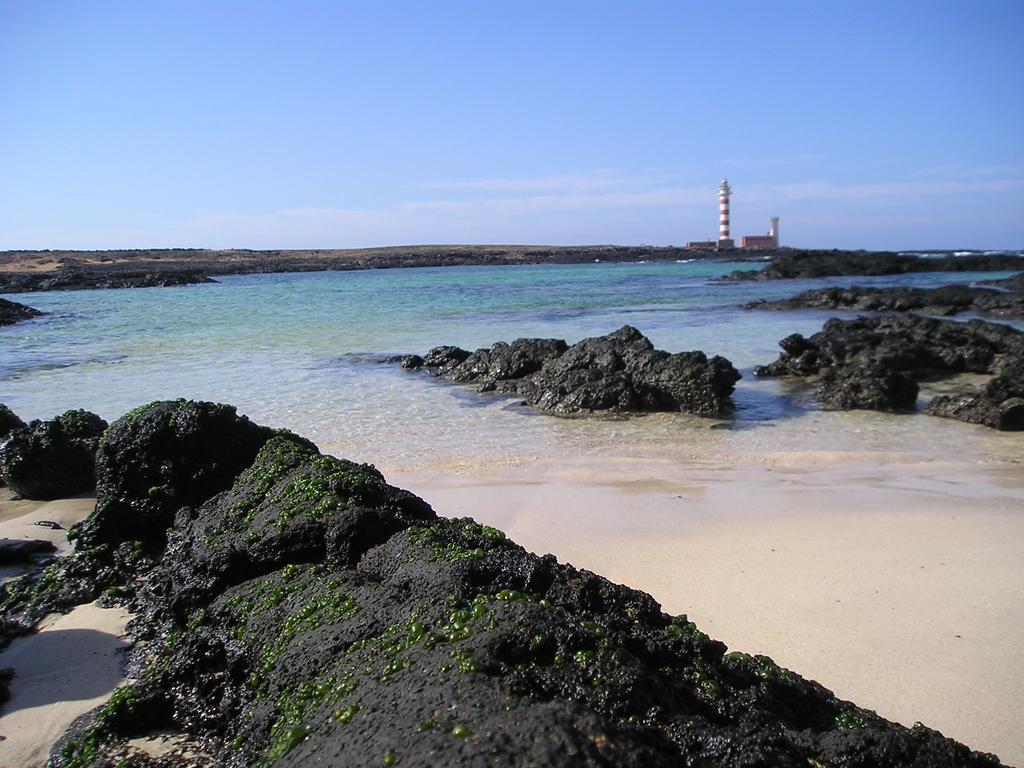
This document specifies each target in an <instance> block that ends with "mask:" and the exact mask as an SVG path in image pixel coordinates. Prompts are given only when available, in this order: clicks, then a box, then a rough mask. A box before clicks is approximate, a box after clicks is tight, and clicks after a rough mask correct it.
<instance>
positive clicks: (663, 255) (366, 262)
mask: <svg viewBox="0 0 1024 768" xmlns="http://www.w3.org/2000/svg"><path fill="white" fill-rule="evenodd" d="M775 253H776V252H775V251H740V250H732V251H716V250H706V251H705V250H699V251H698V250H687V249H685V248H682V247H671V246H648V245H638V246H620V245H572V246H546V245H414V246H389V247H385V248H350V249H310V250H259V251H257V250H247V249H227V250H214V249H204V248H195V249H190V248H166V249H157V248H153V249H138V250H97V251H72V250H45V251H27V250H21V251H0V293H26V292H31V291H49V290H77V289H85V288H131V287H149V286H166V285H186V284H192V283H202V282H207V281H208V280H209V278H210V277H217V276H221V275H244V274H266V273H282V272H320V271H348V270H361V269H401V268H408V267H453V266H509V265H516V264H585V263H592V262H612V263H616V262H618V263H638V262H643V261H659V262H671V261H676V260H680V259H709V260H728V261H763V260H764V259H765V258H766V257H770V256H772V255H774V254H775Z"/></svg>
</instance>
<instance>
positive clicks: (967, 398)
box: [924, 359, 1024, 431]
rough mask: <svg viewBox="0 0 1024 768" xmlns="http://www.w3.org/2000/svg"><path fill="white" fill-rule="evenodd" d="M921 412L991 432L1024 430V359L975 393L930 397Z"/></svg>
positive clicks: (1008, 365)
mask: <svg viewBox="0 0 1024 768" xmlns="http://www.w3.org/2000/svg"><path fill="white" fill-rule="evenodd" d="M924 412H925V413H927V414H928V415H930V416H943V417H945V418H950V419H959V420H960V421H966V422H969V423H971V424H983V425H984V426H986V427H992V428H993V429H1003V430H1018V431H1019V430H1024V360H1020V359H1018V360H1015V361H1013V362H1011V363H1009V364H1007V365H1006V366H1004V367H1003V368H1002V369H1001V370H1000V371H999V373H998V374H997V375H996V376H995V377H993V378H992V380H991V381H989V382H988V384H986V385H985V386H984V387H983V388H982V389H981V390H980V391H978V392H964V393H962V394H960V395H942V396H939V397H936V398H934V399H933V400H932V401H931V402H930V403H928V405H927V406H926V407H925V409H924Z"/></svg>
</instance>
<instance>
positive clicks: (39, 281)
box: [0, 269, 216, 314]
mask: <svg viewBox="0 0 1024 768" xmlns="http://www.w3.org/2000/svg"><path fill="white" fill-rule="evenodd" d="M214 282H216V280H212V279H210V278H209V277H206V276H205V275H202V274H198V273H195V272H182V271H158V270H153V271H109V270H103V269H59V270H56V271H54V272H37V273H33V272H20V273H8V274H6V275H0V290H2V291H4V292H5V293H26V292H30V291H72V290H81V289H84V288H168V287H171V286H175V285H196V284H199V283H214ZM0 301H2V299H0ZM17 306H21V305H17ZM33 311H35V310H33ZM39 314H41V313H39Z"/></svg>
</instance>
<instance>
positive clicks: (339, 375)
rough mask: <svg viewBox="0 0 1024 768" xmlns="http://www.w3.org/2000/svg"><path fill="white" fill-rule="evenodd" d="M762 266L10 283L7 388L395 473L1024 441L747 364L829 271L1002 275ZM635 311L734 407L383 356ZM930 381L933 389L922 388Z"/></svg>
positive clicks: (0, 348)
mask: <svg viewBox="0 0 1024 768" xmlns="http://www.w3.org/2000/svg"><path fill="white" fill-rule="evenodd" d="M750 267H751V265H750V264H749V263H730V262H708V261H692V262H689V263H679V262H677V263H664V262H659V263H649V264H607V263H595V264H585V265H539V266H537V265H532V266H509V267H493V266H488V267H448V268H423V269H395V270H366V271H352V272H317V273H292V274H267V275H247V276H229V277H219V278H217V280H218V282H216V283H213V284H205V285H196V286H184V287H174V288H145V289H126V290H94V291H66V292H48V293H37V294H19V295H17V296H10V297H9V298H12V299H14V300H17V301H20V302H23V303H26V304H29V305H31V306H34V307H36V308H38V309H40V310H42V311H44V312H46V313H48V314H47V315H45V316H44V317H42V318H39V319H36V320H32V321H29V322H25V323H20V324H17V325H14V326H10V327H7V328H2V329H0V402H5V403H6V404H7V405H8V406H9V407H11V408H12V409H13V410H14V411H15V413H17V414H19V415H20V416H21V417H22V418H24V419H30V418H48V417H51V416H53V415H55V414H57V413H60V412H63V411H64V410H67V409H70V408H86V409H89V410H92V411H95V412H97V413H99V414H100V415H102V416H103V417H104V418H106V419H108V420H112V419H114V418H116V417H118V416H119V415H121V414H122V413H124V412H125V411H127V410H128V409H130V408H132V407H134V406H137V405H139V404H141V403H145V402H149V401H151V400H157V399H173V398H178V397H185V398H193V399H204V400H214V401H221V402H228V403H232V404H234V405H236V406H237V407H238V409H239V411H240V412H241V413H244V414H246V415H248V416H249V417H250V418H251V419H253V420H254V421H256V422H259V423H262V424H268V425H272V426H279V427H286V428H288V429H291V430H293V431H295V432H298V433H300V434H302V435H305V436H307V437H309V438H310V439H312V440H314V441H315V442H317V443H318V444H319V445H320V446H321V448H322V449H323V450H325V451H328V452H331V453H334V454H336V455H340V456H344V457H346V458H349V459H352V460H356V461H364V462H369V463H373V464H376V465H377V466H379V467H381V468H384V469H387V468H392V469H403V470H413V469H438V470H444V471H454V472H470V473H471V472H476V471H482V470H484V469H486V468H487V467H496V466H507V465H513V464H514V465H521V464H529V463H532V462H544V461H555V460H559V459H564V458H566V457H579V458H587V457H615V458H654V459H658V460H666V461H673V462H679V461H682V462H698V463H700V462H709V463H714V464H716V465H721V463H722V462H723V461H724V462H728V461H731V460H734V459H738V458H743V457H745V458H754V459H756V457H757V456H759V455H761V454H765V453H769V452H771V453H774V454H778V453H780V452H794V453H799V452H801V451H818V452H821V451H833V452H844V453H850V454H853V453H866V454H869V453H877V454H879V455H886V456H892V455H893V454H894V453H899V454H905V455H907V456H910V457H915V458H917V459H921V460H926V459H927V460H935V459H938V460H941V459H951V460H952V459H956V460H960V459H962V458H963V457H964V456H965V455H969V456H971V457H972V459H971V460H972V461H977V462H980V463H1003V462H1007V461H1014V460H1015V457H1018V456H1020V455H1024V436H1022V435H1020V434H1006V433H998V432H995V431H992V430H989V429H986V428H982V427H976V426H971V425H967V424H962V423H959V422H955V421H949V420H943V419H935V418H931V417H927V416H923V415H920V414H917V415H898V416H895V415H891V414H878V413H870V412H846V413H830V412H824V411H821V410H820V409H818V408H817V406H816V405H815V403H814V400H813V396H812V393H811V391H810V389H809V388H807V387H805V386H803V385H801V384H799V383H788V382H780V381H774V380H758V379H755V378H754V377H753V375H752V373H751V370H752V368H753V367H754V366H755V365H758V364H763V363H768V362H770V361H771V360H773V359H774V358H775V357H776V355H777V354H778V346H777V343H778V341H779V339H782V338H783V337H785V336H787V335H789V334H790V333H794V332H799V333H803V334H805V335H808V334H811V333H813V332H815V331H816V330H818V329H820V328H821V326H822V324H823V323H824V322H825V320H827V319H828V318H829V317H833V316H844V315H843V313H837V312H835V311H826V312H819V311H798V312H767V311H751V310H744V309H741V308H740V306H739V305H741V304H743V303H745V302H748V301H751V300H753V299H756V298H769V299H770V298H783V297H786V296H790V295H792V294H795V293H796V292H798V291H801V290H804V289H807V288H811V287H820V286H824V285H849V284H853V283H856V284H859V285H877V286H885V285H919V286H935V285H941V284H946V283H951V282H969V281H973V280H979V279H992V278H997V277H1003V276H1006V275H1007V274H1009V273H985V274H970V273H956V274H950V273H923V274H913V275H902V276H890V277H879V278H863V277H859V278H849V277H842V278H830V279H819V280H813V281H812V280H806V281H805V280H792V281H773V282H742V283H722V282H717V281H716V278H718V277H720V276H722V275H725V274H727V273H729V272H731V271H732V270H734V269H744V268H750ZM846 316H849V315H846ZM627 323H628V324H630V325H633V326H636V327H637V328H639V329H640V330H641V331H642V332H643V333H644V334H646V335H647V336H648V337H649V338H650V339H651V340H652V342H653V343H654V344H655V346H656V347H658V348H660V349H666V350H668V351H671V352H676V351H682V350H690V349H701V350H704V351H705V352H706V353H707V354H708V355H715V354H718V355H723V356H725V357H727V358H728V359H729V360H731V361H732V362H733V364H734V365H736V367H737V368H738V369H739V370H740V371H741V372H742V374H743V380H742V381H741V382H740V383H739V384H738V386H737V391H736V394H735V396H734V402H735V404H736V411H735V414H734V416H733V417H732V418H730V419H724V420H723V419H718V420H709V419H701V418H697V417H693V416H689V415H686V414H651V415H647V416H642V417H634V418H628V419H611V418H587V419H581V418H556V417H552V416H547V415H540V414H537V413H535V412H533V411H530V410H529V409H526V408H523V407H521V406H520V405H518V404H517V403H516V401H514V400H509V399H507V398H501V397H497V396H493V395H481V394H478V393H477V392H476V391H475V390H473V389H472V388H470V387H458V386H453V385H449V384H445V383H442V382H438V381H435V380H432V379H431V378H430V377H429V376H427V375H425V374H420V373H410V372H407V371H403V370H401V369H400V368H399V367H398V366H395V365H383V364H380V363H379V362H377V361H378V360H379V359H380V358H381V357H383V356H386V355H391V354H396V353H405V352H417V353H423V352H425V351H426V350H427V349H429V348H430V347H433V346H436V345H440V344H455V345H459V346H462V347H465V348H467V349H474V348H476V347H480V346H488V345H490V344H491V343H493V342H495V341H499V340H506V341H510V340H512V339H515V338H517V337H531V336H532V337H554V338H563V339H565V340H567V341H568V342H570V343H572V342H575V341H578V340H579V339H581V338H584V337H586V336H593V335H601V334H605V333H608V332H611V331H613V330H615V329H617V328H619V327H620V326H622V325H624V324H627ZM1018 327H1020V324H1019V323H1018ZM946 386H947V388H948V385H946ZM938 388H941V386H939V387H938ZM934 391H937V388H936V387H935V386H932V387H925V388H924V390H923V392H922V400H924V399H925V398H926V397H928V396H930V395H931V394H932V393H933V392H934ZM712 427H716V428H714V429H712Z"/></svg>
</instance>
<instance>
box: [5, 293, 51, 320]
mask: <svg viewBox="0 0 1024 768" xmlns="http://www.w3.org/2000/svg"><path fill="white" fill-rule="evenodd" d="M42 314H43V313H42V312H40V311H39V310H38V309H34V308H32V307H27V306H25V305H24V304H19V303H18V302H16V301H8V300H7V299H0V325H14V324H15V323H20V322H21V321H22V320H31V319H32V318H33V317H39V316H40V315H42Z"/></svg>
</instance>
